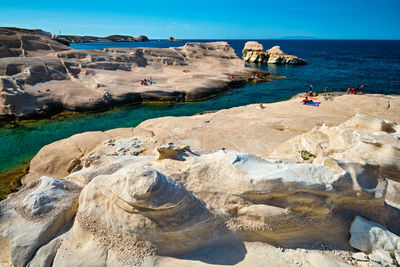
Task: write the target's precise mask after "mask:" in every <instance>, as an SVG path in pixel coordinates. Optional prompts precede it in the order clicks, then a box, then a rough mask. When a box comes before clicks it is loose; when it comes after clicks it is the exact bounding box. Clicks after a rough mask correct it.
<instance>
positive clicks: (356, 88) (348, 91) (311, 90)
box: [301, 84, 364, 104]
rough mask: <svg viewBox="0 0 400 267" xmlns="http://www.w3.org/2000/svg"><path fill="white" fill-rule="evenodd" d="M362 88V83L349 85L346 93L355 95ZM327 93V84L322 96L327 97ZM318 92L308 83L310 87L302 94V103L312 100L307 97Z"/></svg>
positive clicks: (316, 94) (313, 95)
mask: <svg viewBox="0 0 400 267" xmlns="http://www.w3.org/2000/svg"><path fill="white" fill-rule="evenodd" d="M363 89H364V84H361V85H358V84H357V86H356V87H349V88H347V94H349V95H350V94H353V95H356V94H357V93H362V92H363ZM327 93H328V86H327V87H325V93H324V96H325V97H327ZM317 96H318V93H317V92H316V91H313V86H312V85H310V89H309V91H308V92H307V93H305V94H304V99H303V100H302V101H301V102H302V103H303V104H307V103H309V102H312V99H309V98H310V97H317Z"/></svg>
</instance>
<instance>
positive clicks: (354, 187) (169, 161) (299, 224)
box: [0, 115, 400, 266]
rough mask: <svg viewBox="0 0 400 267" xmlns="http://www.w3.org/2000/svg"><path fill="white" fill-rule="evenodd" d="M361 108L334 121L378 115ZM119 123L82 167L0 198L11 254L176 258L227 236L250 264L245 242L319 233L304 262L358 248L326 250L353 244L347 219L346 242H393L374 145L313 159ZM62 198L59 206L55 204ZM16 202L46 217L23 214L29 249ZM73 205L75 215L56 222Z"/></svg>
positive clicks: (373, 246)
mask: <svg viewBox="0 0 400 267" xmlns="http://www.w3.org/2000/svg"><path fill="white" fill-rule="evenodd" d="M359 117H360V115H357V116H355V117H354V118H352V119H350V120H349V121H352V122H353V124H351V123H349V121H346V122H345V123H343V124H341V125H339V126H337V127H339V128H342V129H345V127H348V128H347V129H348V130H351V131H355V130H356V129H358V131H360V129H361V128H362V129H367V128H368V129H370V130H371V129H372V130H371V131H372V132H373V131H374V130H373V129H374V127H373V126H371V125H370V124H374V123H375V124H377V123H376V121H375V120H374V119H372V118H370V117H368V119H369V122H370V123H365V121H364V123H362V122H363V120H362V119H361V120H359V119H357V118H359ZM354 122H357V123H354ZM367 124H368V125H369V127H366V125H367ZM378 124H379V123H378ZM379 125H382V123H381V124H379ZM385 125H394V124H393V123H391V122H389V121H385ZM357 127H359V128H360V129H359V128H357ZM371 127H372V128H371ZM389 128H390V127H389ZM392 128H393V127H392ZM385 129H387V127H385ZM120 134H124V137H113V138H110V137H108V138H106V140H104V141H102V142H100V143H99V144H98V145H96V146H95V147H94V148H93V149H91V150H88V151H86V152H84V153H82V154H83V155H82V156H81V158H80V159H81V160H80V164H79V166H80V168H78V169H75V170H73V171H72V172H71V173H70V174H69V175H67V176H66V177H65V178H64V179H63V180H57V179H54V178H50V177H41V178H40V179H37V180H34V181H33V182H32V183H30V184H28V185H27V186H26V187H25V188H24V189H23V190H21V191H19V192H18V193H16V194H13V195H11V196H10V197H9V198H8V199H7V200H5V201H4V202H2V204H1V205H2V206H1V208H2V211H3V213H4V214H5V216H3V217H0V221H1V224H0V225H1V229H2V231H1V232H0V233H1V236H2V238H3V239H5V240H6V241H5V242H7V243H8V244H9V247H10V252H11V259H10V261H11V262H13V264H15V265H18V266H19V265H24V264H26V263H28V262H31V263H32V264H34V263H46V262H49V260H50V259H51V260H52V262H53V264H54V265H57V266H60V265H62V266H64V265H65V266H73V265H75V264H79V262H78V260H79V259H80V258H81V257H83V256H84V255H85V257H86V258H87V264H88V265H93V264H94V265H118V266H131V265H143V266H149V265H158V264H162V263H163V262H164V263H166V262H170V263H171V262H180V261H179V260H178V261H177V257H178V255H186V256H184V257H187V259H190V258H191V257H193V255H198V256H199V255H201V253H203V252H201V251H202V249H204V247H210V248H212V247H214V246H217V247H218V246H223V247H224V246H225V247H226V246H228V244H230V246H233V247H235V248H230V249H229V248H227V249H228V251H230V250H231V249H232V250H231V251H230V252H228V251H227V253H232V251H235V250H237V249H239V251H241V252H239V251H238V255H237V258H232V259H231V261H232V262H233V263H235V262H236V263H238V262H242V263H243V264H246V263H247V264H250V263H251V262H252V260H251V259H249V258H246V256H245V255H246V252H245V251H243V250H245V248H246V247H249V242H253V241H254V240H257V241H259V242H260V241H261V242H265V243H272V244H277V245H279V246H284V247H296V246H305V247H307V246H308V247H309V248H314V247H315V244H317V243H318V242H319V243H322V244H324V245H321V246H318V251H319V250H320V249H321V248H322V249H328V248H329V249H330V250H331V252H330V253H328V254H329V257H328V258H326V255H325V256H323V254H321V253H322V252H317V253H316V254H315V255H314V254H313V256H312V257H311V258H307V260H305V259H304V258H302V262H308V263H309V264H310V265H313V263H312V262H314V261H315V263H317V262H318V261H319V260H318V259H320V260H321V261H327V264H328V265H329V264H339V265H340V264H342V265H343V266H345V265H346V264H353V263H354V262H355V261H359V262H361V261H363V260H364V258H362V257H361V256H357V255H356V256H355V257H356V258H354V259H353V258H351V254H349V252H343V253H347V254H345V255H347V256H346V259H345V260H343V259H341V258H340V256H339V255H340V254H335V253H336V252H335V253H333V252H332V251H333V250H339V251H346V250H347V251H348V250H349V249H350V247H349V245H348V243H347V240H348V229H349V228H350V225H351V229H350V233H351V239H350V245H351V246H353V247H355V248H357V249H360V250H362V251H366V252H368V254H370V255H368V262H377V261H378V260H379V261H381V262H383V261H385V262H389V259H385V255H386V254H387V253H386V252H384V251H390V252H392V253H394V251H396V250H397V249H398V243H399V242H397V241H396V240H397V239H398V236H397V235H396V234H395V233H400V228H399V226H398V224H397V223H396V222H397V221H398V220H399V219H400V213H399V212H398V211H397V210H396V209H394V208H393V207H391V206H389V205H388V204H387V203H385V197H386V191H387V180H386V179H385V177H386V176H385V174H384V167H382V168H381V166H380V164H383V166H386V165H385V162H386V161H385V160H382V159H385V154H379V153H376V154H375V158H374V159H375V161H376V163H374V164H372V163H371V162H369V161H366V160H363V161H361V160H358V159H357V158H355V159H354V160H350V159H348V158H346V156H345V155H346V153H349V152H348V150H343V151H341V152H340V150H337V151H336V153H337V154H339V153H341V154H342V155H343V157H342V158H341V159H339V157H337V156H335V157H330V155H325V158H324V160H323V161H321V162H320V163H319V164H315V163H304V162H296V161H294V160H293V159H290V157H287V158H286V159H285V158H283V159H266V158H261V157H257V156H254V155H250V154H246V153H240V152H235V151H229V150H226V149H222V150H219V151H217V152H209V153H205V152H199V151H192V150H191V149H190V148H189V147H188V146H186V147H182V146H180V145H176V144H173V143H169V144H166V145H162V144H161V145H160V144H157V142H155V140H154V139H153V138H154V136H153V135H151V134H149V133H148V132H143V131H142V132H137V133H136V134H135V135H133V133H132V132H131V133H129V132H124V131H122V132H120ZM132 135H133V136H132ZM146 135H147V136H146ZM359 135H360V136H361V135H362V134H359ZM75 138H77V137H75ZM385 145H387V146H390V145H393V143H392V142H391V139H390V138H389V139H383V140H381V146H385ZM338 148H339V147H338ZM331 156H332V155H331ZM81 187H83V190H82V191H81V192H80V195H79V207H78V208H76V205H77V204H76V197H77V195H78V194H79V191H80V188H81ZM60 201H62V203H64V204H63V205H64V206H62V207H64V208H59V207H60V206H61V204H58V203H61V202H60ZM65 203H67V204H65ZM65 206H67V207H65ZM39 207H40V208H39ZM21 210H22V211H25V213H29V214H31V215H29V216H31V217H29V218H31V219H30V220H37V221H39V222H41V223H39V224H34V223H33V222H31V221H29V220H28V221H27V222H25V221H23V222H24V223H23V224H24V225H25V224H30V225H35V227H37V230H36V231H35V235H34V237H33V238H31V239H24V242H26V245H25V246H24V249H22V248H20V246H19V245H18V246H17V245H15V244H16V242H17V241H15V240H14V239H15V238H16V235H15V233H16V232H18V231H20V230H21V228H22V227H23V226H22V225H21V224H20V223H15V222H17V221H18V220H20V218H21V216H23V214H22V215H21V214H20V212H21ZM57 211H60V212H63V213H68V214H69V215H68V216H67V217H68V219H64V220H63V223H62V224H57V225H58V227H55V226H53V228H52V229H55V230H53V231H50V232H49V230H48V228H49V227H50V226H49V225H54V224H55V222H54V220H57V219H54V217H52V218H53V219H52V220H50V221H46V220H49V219H48V218H49V216H47V214H50V213H53V214H54V212H57ZM25 213H24V214H25ZM73 215H75V217H74V219H73V220H72V227H71V228H63V229H64V230H62V227H61V226H62V225H67V224H68V222H69V221H70V218H71V217H72V216H73ZM361 216H363V217H364V218H368V220H372V221H374V222H375V223H372V222H369V221H367V220H365V219H363V218H362V217H361ZM56 217H57V216H56ZM354 218H356V219H355V220H354V222H353V223H352V221H353V219H354ZM25 220H27V219H25ZM360 220H361V224H360V223H357V222H358V221H360ZM44 222H46V223H44ZM10 223H12V226H11V225H10ZM351 223H352V224H351ZM378 223H379V224H378ZM360 225H361V226H360ZM382 225H385V227H387V228H388V229H389V230H386V229H385V228H384V227H383V226H382ZM32 227H33V226H32ZM371 227H372V228H371ZM370 228H371V229H372V230H371V229H370ZM375 228H376V229H377V230H373V229H375ZM388 231H392V233H390V232H388ZM56 232H57V233H58V234H56ZM38 233H39V237H40V238H42V236H43V235H45V238H44V237H43V238H42V239H40V238H39V237H38V236H37V235H38ZM41 233H46V234H41ZM24 235H25V233H23V234H22V235H21V236H24ZM371 235H373V236H371ZM396 238H397V239H396ZM39 239H40V240H39ZM364 239H368V242H367V241H363V240H364ZM17 240H18V239H17ZM43 240H44V241H43ZM377 240H378V241H379V240H383V241H382V242H381V241H379V242H378V241H377ZM19 242H20V241H19ZM399 244H400V243H399ZM250 247H251V246H250ZM380 250H382V251H383V252H380ZM268 251H270V250H268ZM371 251H373V253H371ZM198 253H200V254H198ZM251 253H254V252H253V251H252V252H251ZM265 253H267V252H265ZM268 253H272V252H271V251H270V252H268ZM290 253H293V252H290ZM385 253H386V254H385ZM0 254H4V255H6V253H4V252H3V253H0ZM13 255H18V257H17V256H13ZM20 255H23V256H20ZM190 255H192V256H190ZM293 255H296V254H293ZM179 257H182V256H179ZM196 257H197V256H196ZM296 257H297V256H296ZM314 257H315V258H314ZM205 258H207V257H205ZM205 258H204V259H205ZM298 260H300V258H296V260H294V261H298ZM223 261H224V262H225V263H226V262H227V259H224V260H223ZM184 262H186V261H185V260H184V259H183V261H182V263H184ZM284 262H286V263H287V261H286V260H285V261H284ZM368 262H367V263H368ZM211 263H216V262H211ZM292 263H294V262H292Z"/></svg>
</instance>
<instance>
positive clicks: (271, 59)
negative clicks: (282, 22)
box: [242, 41, 307, 65]
mask: <svg viewBox="0 0 400 267" xmlns="http://www.w3.org/2000/svg"><path fill="white" fill-rule="evenodd" d="M242 53H243V60H244V61H246V62H250V63H268V64H294V65H304V64H307V61H305V60H304V59H301V58H298V57H296V56H293V55H287V54H285V53H284V52H283V51H282V50H281V49H280V47H279V46H274V47H272V48H271V49H268V50H266V51H264V47H263V45H262V44H260V43H258V42H255V41H249V42H246V44H245V46H244V48H243V51H242Z"/></svg>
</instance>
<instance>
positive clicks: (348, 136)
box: [271, 113, 400, 190]
mask: <svg viewBox="0 0 400 267" xmlns="http://www.w3.org/2000/svg"><path fill="white" fill-rule="evenodd" d="M271 156H272V157H277V158H291V159H294V160H297V161H306V162H311V163H316V164H321V163H322V161H324V160H325V158H326V157H331V158H335V159H338V160H342V161H354V162H365V163H367V164H369V165H376V166H380V168H381V170H382V172H383V174H384V175H385V176H386V177H387V178H389V179H391V180H394V181H397V182H399V181H400V161H399V158H400V125H398V124H397V123H393V122H389V121H385V120H381V119H377V118H374V117H371V116H368V115H365V114H360V113H359V114H357V115H356V116H354V117H353V118H351V119H349V120H347V121H346V122H344V123H342V124H340V125H338V126H336V127H327V126H321V127H316V128H314V129H313V130H312V131H310V132H308V133H305V134H302V135H299V136H296V137H295V138H293V139H290V140H288V141H287V142H285V143H283V144H282V145H281V146H279V147H278V148H277V149H276V151H275V152H274V153H273V154H272V155H271ZM393 190H395V187H393Z"/></svg>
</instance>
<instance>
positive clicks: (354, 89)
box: [347, 84, 364, 95]
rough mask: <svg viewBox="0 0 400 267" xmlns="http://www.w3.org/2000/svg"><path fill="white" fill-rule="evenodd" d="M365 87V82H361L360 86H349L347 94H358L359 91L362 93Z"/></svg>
mask: <svg viewBox="0 0 400 267" xmlns="http://www.w3.org/2000/svg"><path fill="white" fill-rule="evenodd" d="M363 89H364V84H361V85H360V86H359V85H358V84H357V86H356V87H352V88H350V87H349V88H347V94H348V95H350V94H352V95H356V94H357V91H358V92H359V93H362V90H363Z"/></svg>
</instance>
